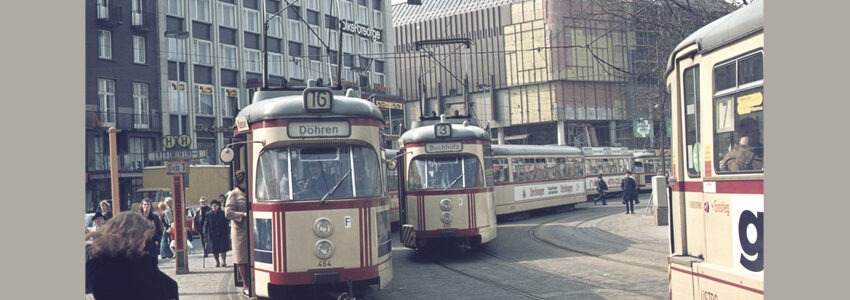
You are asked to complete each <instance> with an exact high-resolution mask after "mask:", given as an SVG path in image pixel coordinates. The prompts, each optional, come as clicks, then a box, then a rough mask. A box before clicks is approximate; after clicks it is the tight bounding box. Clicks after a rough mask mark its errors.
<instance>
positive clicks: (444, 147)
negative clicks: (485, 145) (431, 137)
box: [425, 142, 463, 153]
mask: <svg viewBox="0 0 850 300" xmlns="http://www.w3.org/2000/svg"><path fill="white" fill-rule="evenodd" d="M461 151H463V143H461V142H450V143H428V144H425V152H426V153H440V152H461Z"/></svg>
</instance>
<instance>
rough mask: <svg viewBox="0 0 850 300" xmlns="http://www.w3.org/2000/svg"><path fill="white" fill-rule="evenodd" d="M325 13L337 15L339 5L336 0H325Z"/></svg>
mask: <svg viewBox="0 0 850 300" xmlns="http://www.w3.org/2000/svg"><path fill="white" fill-rule="evenodd" d="M323 6H324V7H323V8H324V9H325V13H327V14H328V15H331V16H336V14H337V5H336V0H325V2H324V5H323Z"/></svg>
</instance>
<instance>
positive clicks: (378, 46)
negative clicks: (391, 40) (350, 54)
mask: <svg viewBox="0 0 850 300" xmlns="http://www.w3.org/2000/svg"><path fill="white" fill-rule="evenodd" d="M385 51H386V50H384V43H381V42H377V43H375V53H373V54H375V56H380V55H386V52H385Z"/></svg>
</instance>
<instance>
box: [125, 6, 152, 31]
mask: <svg viewBox="0 0 850 300" xmlns="http://www.w3.org/2000/svg"><path fill="white" fill-rule="evenodd" d="M130 20H131V25H132V27H133V32H135V33H148V32H151V31H153V30H154V26H155V25H156V15H154V14H153V13H146V12H138V11H134V12H130Z"/></svg>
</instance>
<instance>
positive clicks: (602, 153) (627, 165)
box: [581, 147, 640, 197]
mask: <svg viewBox="0 0 850 300" xmlns="http://www.w3.org/2000/svg"><path fill="white" fill-rule="evenodd" d="M581 150H582V152H583V153H584V176H585V187H586V190H587V197H591V196H592V197H595V196H596V195H598V194H599V192H597V191H596V185H597V184H596V182H597V181H598V176H599V175H602V179H603V180H605V183H606V184H607V185H608V190H607V191H606V193H608V194H612V193H619V192H622V191H623V189H622V188H621V187H620V181H622V180H623V177H625V176H626V171H631V167H632V164H633V161H634V156H633V154H632V151H631V150H629V149H628V148H626V147H583V148H581ZM639 175H640V174H637V173H635V172H634V171H632V178H638V177H639Z"/></svg>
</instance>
